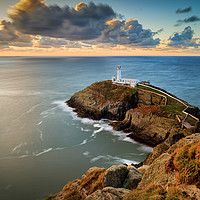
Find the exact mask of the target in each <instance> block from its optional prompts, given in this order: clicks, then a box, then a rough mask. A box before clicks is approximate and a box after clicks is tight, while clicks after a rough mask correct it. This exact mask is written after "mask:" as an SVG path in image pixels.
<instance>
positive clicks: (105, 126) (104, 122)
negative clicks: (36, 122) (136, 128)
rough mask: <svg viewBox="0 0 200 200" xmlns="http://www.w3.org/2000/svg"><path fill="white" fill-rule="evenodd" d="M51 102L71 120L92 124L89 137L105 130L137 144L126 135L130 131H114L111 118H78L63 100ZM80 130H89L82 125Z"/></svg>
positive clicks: (148, 150)
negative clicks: (70, 117) (92, 129)
mask: <svg viewBox="0 0 200 200" xmlns="http://www.w3.org/2000/svg"><path fill="white" fill-rule="evenodd" d="M52 104H56V105H57V107H59V108H60V109H62V110H63V111H64V112H68V113H69V114H70V115H71V116H72V118H73V120H79V121H80V122H81V123H82V124H84V125H89V126H92V127H93V128H94V129H95V130H94V131H93V133H92V135H91V137H94V138H95V137H96V134H97V133H100V132H102V131H107V132H110V133H112V134H113V135H116V136H118V140H121V141H125V142H130V143H133V144H139V143H138V142H136V141H135V140H133V139H131V138H129V137H127V136H128V135H129V134H130V133H124V132H123V131H115V130H114V129H113V127H112V126H110V125H109V123H111V122H114V121H111V120H108V119H101V120H92V119H89V118H80V117H78V116H77V113H76V112H75V111H74V110H75V109H74V108H71V107H69V106H68V105H67V104H66V103H65V101H61V100H57V101H53V102H52ZM97 128H98V129H97ZM86 130H87V131H86ZM81 131H85V132H89V131H90V130H89V129H84V128H83V127H81ZM141 151H143V152H151V151H152V149H151V148H149V147H146V148H145V147H143V148H141Z"/></svg>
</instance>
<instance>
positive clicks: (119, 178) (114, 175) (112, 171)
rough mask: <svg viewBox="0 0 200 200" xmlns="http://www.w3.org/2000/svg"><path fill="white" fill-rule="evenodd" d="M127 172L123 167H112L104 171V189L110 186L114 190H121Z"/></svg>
mask: <svg viewBox="0 0 200 200" xmlns="http://www.w3.org/2000/svg"><path fill="white" fill-rule="evenodd" d="M128 172H129V170H128V169H127V167H126V166H125V165H119V166H115V165H113V166H112V167H110V168H109V169H108V170H107V171H106V173H105V175H104V177H103V184H104V187H107V186H111V187H116V188H122V187H123V183H124V181H125V179H126V177H127V175H128Z"/></svg>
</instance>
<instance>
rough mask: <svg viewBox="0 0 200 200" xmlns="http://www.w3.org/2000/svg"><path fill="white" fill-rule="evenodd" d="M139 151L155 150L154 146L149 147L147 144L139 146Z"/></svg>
mask: <svg viewBox="0 0 200 200" xmlns="http://www.w3.org/2000/svg"><path fill="white" fill-rule="evenodd" d="M138 150H139V151H142V152H146V153H151V152H152V151H153V148H152V147H149V146H146V145H141V146H140V147H139V148H138Z"/></svg>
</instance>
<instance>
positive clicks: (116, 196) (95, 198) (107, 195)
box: [86, 187, 130, 200]
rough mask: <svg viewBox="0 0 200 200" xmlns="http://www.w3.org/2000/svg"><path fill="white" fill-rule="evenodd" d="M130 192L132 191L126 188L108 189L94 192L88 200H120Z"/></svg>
mask: <svg viewBox="0 0 200 200" xmlns="http://www.w3.org/2000/svg"><path fill="white" fill-rule="evenodd" d="M129 192H130V190H127V189H124V188H113V187H106V188H103V189H102V190H97V191H95V192H93V193H92V194H91V195H89V196H87V198H86V200H120V199H122V198H123V196H125V195H126V194H127V193H129Z"/></svg>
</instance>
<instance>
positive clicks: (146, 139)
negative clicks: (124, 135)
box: [112, 106, 177, 146]
mask: <svg viewBox="0 0 200 200" xmlns="http://www.w3.org/2000/svg"><path fill="white" fill-rule="evenodd" d="M163 115H164V112H163V111H162V110H161V109H160V108H159V107H156V106H153V107H152V106H151V107H149V106H143V107H141V108H136V109H131V110H129V111H127V113H126V116H125V119H124V120H123V121H122V122H113V123H112V126H113V128H114V129H115V130H124V131H125V132H130V135H129V137H131V138H133V139H135V140H137V141H139V142H143V143H147V144H148V145H151V146H156V145H157V144H159V143H161V142H163V141H164V140H165V139H167V137H168V136H169V134H170V133H171V130H172V129H173V128H176V126H177V124H176V121H175V120H174V119H172V118H167V117H164V116H163Z"/></svg>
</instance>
